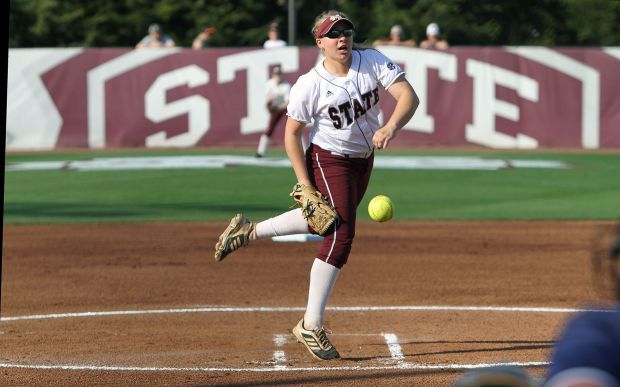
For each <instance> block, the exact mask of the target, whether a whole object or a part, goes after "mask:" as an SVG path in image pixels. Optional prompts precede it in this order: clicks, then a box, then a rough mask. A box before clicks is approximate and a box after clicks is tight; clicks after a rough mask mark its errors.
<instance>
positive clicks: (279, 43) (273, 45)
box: [263, 39, 286, 48]
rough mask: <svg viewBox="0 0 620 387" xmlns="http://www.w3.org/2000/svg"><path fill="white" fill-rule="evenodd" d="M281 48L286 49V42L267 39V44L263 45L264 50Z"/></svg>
mask: <svg viewBox="0 0 620 387" xmlns="http://www.w3.org/2000/svg"><path fill="white" fill-rule="evenodd" d="M280 47H286V42H285V41H284V40H281V39H278V40H271V39H267V40H265V43H263V48H280Z"/></svg>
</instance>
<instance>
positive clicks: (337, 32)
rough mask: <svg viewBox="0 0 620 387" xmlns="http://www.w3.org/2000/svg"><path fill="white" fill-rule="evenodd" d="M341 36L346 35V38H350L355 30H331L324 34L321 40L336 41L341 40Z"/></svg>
mask: <svg viewBox="0 0 620 387" xmlns="http://www.w3.org/2000/svg"><path fill="white" fill-rule="evenodd" d="M340 35H344V36H345V37H347V38H348V37H349V36H353V30H352V29H348V30H331V31H329V32H328V33H326V34H323V35H321V36H319V38H330V39H336V38H339V37H340Z"/></svg>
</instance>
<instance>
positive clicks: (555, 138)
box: [6, 46, 620, 151]
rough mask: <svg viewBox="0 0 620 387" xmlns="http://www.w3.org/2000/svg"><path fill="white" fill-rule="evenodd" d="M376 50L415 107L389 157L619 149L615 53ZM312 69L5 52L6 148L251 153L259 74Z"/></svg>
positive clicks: (213, 58)
mask: <svg viewBox="0 0 620 387" xmlns="http://www.w3.org/2000/svg"><path fill="white" fill-rule="evenodd" d="M380 50H381V51H383V52H384V53H385V54H387V55H388V56H389V57H391V58H392V59H393V60H394V61H395V62H397V63H399V64H400V65H401V66H402V67H403V68H404V70H405V71H406V73H407V78H408V79H409V81H410V82H411V83H412V85H413V86H414V88H415V90H416V91H417V93H418V95H419V96H420V100H421V104H420V107H419V109H418V112H417V113H416V115H415V116H414V118H413V119H412V120H411V121H410V122H409V123H408V124H407V125H406V126H405V128H404V129H403V131H401V133H400V134H399V136H398V137H397V138H396V140H395V145H403V146H421V145H424V146H426V145H434V146H471V145H474V146H482V147H488V148H510V149H513V148H514V149H535V148H583V149H599V148H617V147H620V98H619V97H618V96H619V95H620V48H619V47H613V48H611V47H610V48H557V49H550V48H545V47H489V48H482V47H467V48H451V49H450V50H447V51H435V50H423V49H418V48H405V47H388V46H386V47H381V48H380ZM319 59H320V57H319V56H318V51H317V49H316V48H314V47H301V48H300V47H286V48H282V49H273V50H264V49H262V48H260V49H257V48H253V49H247V48H222V49H206V50H202V51H194V50H190V49H180V48H179V49H146V50H132V49H128V48H117V49H75V48H67V49H10V50H9V69H8V87H7V122H6V147H7V150H9V151H10V150H26V149H28V150H30V149H35V150H38V149H40V150H45V149H59V148H92V149H101V148H119V147H121V148H124V147H192V146H218V147H220V146H255V145H256V143H257V141H258V137H259V136H260V133H261V132H262V131H263V130H264V129H265V126H266V124H267V122H268V113H267V111H266V109H265V102H264V88H265V83H266V81H267V79H268V77H269V73H270V68H271V66H274V65H281V66H282V69H283V71H284V77H285V78H286V79H288V80H289V81H290V82H291V83H294V82H295V80H296V79H297V77H298V76H299V75H301V74H303V73H305V72H307V71H308V70H309V69H310V68H311V67H312V66H314V64H315V63H316V62H317V60H319ZM380 98H381V100H382V102H381V103H382V109H383V112H384V115H387V114H389V113H390V112H391V111H392V109H393V107H394V102H393V100H392V99H391V97H390V96H389V95H388V94H387V93H386V92H384V91H382V92H381V93H380ZM282 138H283V123H281V124H280V127H279V129H278V132H276V135H275V136H274V144H281V143H282Z"/></svg>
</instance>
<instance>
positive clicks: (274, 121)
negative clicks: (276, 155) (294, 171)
mask: <svg viewBox="0 0 620 387" xmlns="http://www.w3.org/2000/svg"><path fill="white" fill-rule="evenodd" d="M290 91H291V85H290V83H288V82H287V81H286V80H285V79H283V78H282V68H281V67H280V66H276V67H274V68H273V71H272V72H271V78H270V79H269V80H268V81H267V90H266V93H265V96H266V102H267V110H269V125H268V126H267V130H265V132H264V133H263V134H262V135H261V136H260V140H259V142H258V149H256V157H263V156H264V155H265V152H267V148H268V147H269V143H270V142H271V136H272V135H273V131H274V130H275V129H276V126H277V125H278V123H279V122H280V120H281V119H282V118H283V117H284V116H286V106H287V105H288V95H289V93H290Z"/></svg>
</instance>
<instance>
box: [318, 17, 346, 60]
mask: <svg viewBox="0 0 620 387" xmlns="http://www.w3.org/2000/svg"><path fill="white" fill-rule="evenodd" d="M326 35H327V36H325V35H324V36H323V37H322V38H318V39H317V40H316V44H317V46H319V48H320V49H322V50H323V52H324V53H325V56H326V57H327V58H330V59H334V60H336V61H338V62H346V61H347V60H348V59H349V57H350V56H351V50H352V48H353V30H352V29H351V25H350V24H349V23H346V22H342V23H341V22H338V23H336V24H334V26H333V27H332V28H331V30H329V33H328V34H326ZM347 35H348V36H347Z"/></svg>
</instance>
